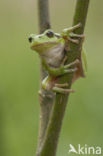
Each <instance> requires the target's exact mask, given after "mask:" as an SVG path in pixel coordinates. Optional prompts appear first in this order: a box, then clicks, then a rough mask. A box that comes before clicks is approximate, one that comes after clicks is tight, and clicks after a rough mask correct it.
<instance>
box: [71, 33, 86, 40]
mask: <svg viewBox="0 0 103 156" xmlns="http://www.w3.org/2000/svg"><path fill="white" fill-rule="evenodd" d="M69 37H71V38H73V37H74V38H82V39H84V38H85V35H84V34H75V33H73V32H72V33H70V34H69Z"/></svg>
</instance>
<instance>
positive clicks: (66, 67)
mask: <svg viewBox="0 0 103 156" xmlns="http://www.w3.org/2000/svg"><path fill="white" fill-rule="evenodd" d="M78 63H79V60H78V59H76V60H75V61H74V62H71V63H69V64H67V65H64V66H63V68H64V69H63V74H67V73H74V72H76V71H77V70H78V68H77V67H74V68H70V67H72V66H73V65H76V64H78ZM69 68H70V69H69Z"/></svg>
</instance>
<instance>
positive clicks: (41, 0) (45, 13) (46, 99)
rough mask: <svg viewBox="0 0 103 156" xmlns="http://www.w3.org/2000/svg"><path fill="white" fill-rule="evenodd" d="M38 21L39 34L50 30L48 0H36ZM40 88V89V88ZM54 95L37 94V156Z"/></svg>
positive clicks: (43, 70) (42, 77)
mask: <svg viewBox="0 0 103 156" xmlns="http://www.w3.org/2000/svg"><path fill="white" fill-rule="evenodd" d="M38 19H39V32H40V33H43V32H44V31H45V30H46V29H50V28H51V26H50V17H49V0H38ZM40 75H41V76H40V77H41V80H40V86H41V82H42V80H43V79H44V78H45V77H46V76H47V73H46V71H45V69H44V68H43V65H42V62H41V63H40ZM40 88H41V87H40ZM53 99H54V95H53V93H51V92H46V91H44V90H43V89H42V88H41V89H40V92H39V101H40V123H39V137H38V147H37V155H38V152H39V151H40V148H41V145H42V142H43V139H44V136H45V132H46V128H47V124H48V121H49V117H50V112H51V108H52V104H53Z"/></svg>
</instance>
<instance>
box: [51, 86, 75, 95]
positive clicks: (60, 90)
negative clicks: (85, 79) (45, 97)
mask: <svg viewBox="0 0 103 156" xmlns="http://www.w3.org/2000/svg"><path fill="white" fill-rule="evenodd" d="M64 87H68V83H64V84H55V86H54V87H53V89H52V90H53V91H54V92H56V93H61V94H68V93H70V92H72V93H74V92H75V90H73V89H67V88H64Z"/></svg>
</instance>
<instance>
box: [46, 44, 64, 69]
mask: <svg viewBox="0 0 103 156" xmlns="http://www.w3.org/2000/svg"><path fill="white" fill-rule="evenodd" d="M43 57H44V59H45V61H46V62H47V64H48V65H49V66H52V67H59V66H60V64H61V62H62V60H63V58H64V45H63V44H58V45H57V46H55V47H54V48H52V49H50V50H48V51H46V52H45V55H44V56H43Z"/></svg>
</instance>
